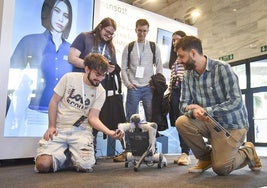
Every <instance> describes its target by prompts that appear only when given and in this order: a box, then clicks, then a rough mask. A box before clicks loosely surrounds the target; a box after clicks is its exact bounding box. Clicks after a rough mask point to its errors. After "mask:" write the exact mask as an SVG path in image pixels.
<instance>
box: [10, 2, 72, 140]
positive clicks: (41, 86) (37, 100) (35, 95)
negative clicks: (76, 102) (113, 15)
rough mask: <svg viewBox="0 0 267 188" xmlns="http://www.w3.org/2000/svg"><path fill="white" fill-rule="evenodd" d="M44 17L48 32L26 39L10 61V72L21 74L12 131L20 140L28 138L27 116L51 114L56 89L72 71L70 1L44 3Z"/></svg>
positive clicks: (30, 35) (42, 15) (18, 46)
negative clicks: (69, 56)
mask: <svg viewBox="0 0 267 188" xmlns="http://www.w3.org/2000/svg"><path fill="white" fill-rule="evenodd" d="M40 17H41V22H42V25H43V27H44V28H45V29H46V30H45V31H44V32H43V33H38V34H29V35H26V36H24V37H23V38H22V39H21V40H20V41H19V43H18V44H17V46H16V48H15V50H14V52H13V54H12V56H11V59H10V68H12V69H13V70H15V73H16V74H17V73H19V74H21V75H19V76H20V78H21V79H20V81H19V83H18V85H17V86H15V89H14V92H13V94H12V95H11V100H12V103H11V104H12V107H13V110H14V118H12V121H13V122H12V131H13V130H14V131H17V133H16V134H18V135H17V136H20V135H24V134H25V131H26V127H27V114H31V116H35V115H33V114H32V113H34V114H35V113H36V111H38V112H42V113H47V112H48V105H49V101H50V99H51V97H52V95H53V89H54V87H55V86H56V84H57V83H58V81H59V80H60V78H61V77H62V76H63V75H64V74H65V73H66V72H71V71H72V65H70V64H69V63H68V53H69V49H70V43H69V42H67V41H66V39H67V38H68V36H69V33H70V29H71V24H72V7H71V4H70V2H69V0H44V2H43V5H42V9H41V15H40ZM11 76H12V74H11ZM16 76H17V75H16ZM24 78H27V79H24ZM30 110H34V112H29V111H30ZM38 115H39V118H40V116H41V114H38ZM44 117H45V119H46V117H47V114H44ZM40 119H42V118H40ZM31 123H32V122H31Z"/></svg>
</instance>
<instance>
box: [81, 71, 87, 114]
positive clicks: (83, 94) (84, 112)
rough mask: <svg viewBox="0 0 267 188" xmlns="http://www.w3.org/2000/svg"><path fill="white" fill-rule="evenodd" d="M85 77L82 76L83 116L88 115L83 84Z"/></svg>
mask: <svg viewBox="0 0 267 188" xmlns="http://www.w3.org/2000/svg"><path fill="white" fill-rule="evenodd" d="M83 77H84V75H83V76H82V99H83V114H84V115H86V111H85V99H84V98H85V92H84V91H85V90H84V82H83Z"/></svg>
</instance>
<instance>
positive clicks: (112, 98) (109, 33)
mask: <svg viewBox="0 0 267 188" xmlns="http://www.w3.org/2000/svg"><path fill="white" fill-rule="evenodd" d="M116 29H117V25H116V22H115V21H114V20H113V19H112V18H109V17H106V18H104V19H103V20H101V22H100V23H99V24H98V25H97V26H96V27H95V28H94V29H93V30H92V31H89V32H82V33H80V34H79V35H78V36H77V37H76V39H75V40H74V41H73V43H72V45H71V48H70V53H69V62H70V63H71V64H73V66H74V68H73V71H74V72H83V71H84V63H83V62H84V60H83V59H84V57H85V56H86V55H87V54H89V53H99V54H102V55H103V56H105V57H106V58H107V60H108V61H109V68H108V74H107V75H106V77H105V79H104V80H103V81H102V82H101V84H102V86H103V87H104V88H105V90H106V101H105V103H104V106H103V107H102V109H101V113H100V119H101V121H103V122H104V123H105V124H106V125H107V126H108V128H110V129H112V130H115V129H117V127H118V123H124V122H125V121H126V119H125V113H124V108H123V103H122V99H120V100H118V98H119V97H122V96H116V95H120V94H121V77H120V71H121V68H120V66H119V65H118V64H117V59H116V51H115V47H114V44H113V41H112V39H113V37H114V35H115V31H116ZM114 104H115V105H116V108H114ZM111 109H112V110H111ZM97 133H98V131H97V130H96V129H94V131H93V135H94V136H95V140H94V143H95V146H96V139H97ZM104 138H105V136H104ZM114 148H115V140H114V139H112V138H110V137H108V151H107V155H108V156H110V155H114ZM95 149H96V148H95ZM112 150H113V151H112Z"/></svg>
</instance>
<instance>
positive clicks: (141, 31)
mask: <svg viewBox="0 0 267 188" xmlns="http://www.w3.org/2000/svg"><path fill="white" fill-rule="evenodd" d="M147 32H148V30H146V29H144V30H142V29H137V33H147Z"/></svg>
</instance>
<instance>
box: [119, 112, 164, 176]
mask: <svg viewBox="0 0 267 188" xmlns="http://www.w3.org/2000/svg"><path fill="white" fill-rule="evenodd" d="M118 129H119V130H121V132H122V133H124V135H126V139H127V140H126V141H125V137H123V141H122V145H123V148H124V149H126V162H125V166H126V167H128V164H129V163H133V164H135V166H134V170H135V171H137V169H138V168H139V166H140V165H141V163H142V162H145V163H146V164H147V165H151V164H154V163H158V168H162V167H163V166H167V160H166V158H165V156H163V155H162V154H161V153H156V148H155V146H156V134H157V124H156V123H154V122H141V121H140V116H139V114H133V115H132V116H131V118H130V123H120V124H119V125H118ZM126 145H127V146H126ZM138 159H139V161H138V162H136V161H137V160H138Z"/></svg>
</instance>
